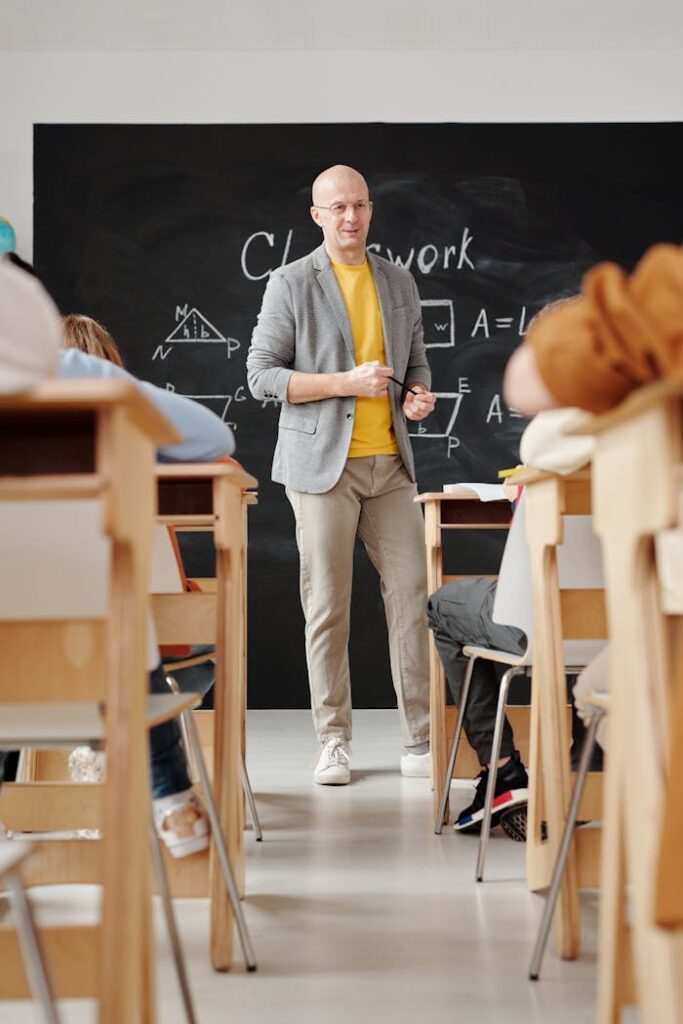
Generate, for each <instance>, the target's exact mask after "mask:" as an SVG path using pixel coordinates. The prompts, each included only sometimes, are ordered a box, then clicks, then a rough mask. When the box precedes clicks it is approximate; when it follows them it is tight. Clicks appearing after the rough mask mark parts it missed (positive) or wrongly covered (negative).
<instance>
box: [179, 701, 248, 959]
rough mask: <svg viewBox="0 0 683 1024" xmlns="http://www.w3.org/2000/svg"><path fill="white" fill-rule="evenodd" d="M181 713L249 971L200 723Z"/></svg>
mask: <svg viewBox="0 0 683 1024" xmlns="http://www.w3.org/2000/svg"><path fill="white" fill-rule="evenodd" d="M181 717H183V718H185V725H186V728H187V734H188V736H189V741H190V747H191V748H192V749H193V751H194V756H195V763H196V765H197V768H198V770H199V780H200V782H201V784H202V790H203V793H204V799H205V801H206V811H207V814H208V815H209V821H210V822H211V831H212V833H213V841H214V843H215V844H216V853H217V854H218V861H219V863H220V866H221V872H222V874H223V880H224V882H225V887H226V889H227V893H228V898H229V900H230V906H231V907H232V912H233V914H234V915H235V924H236V925H237V932H238V934H239V938H240V944H241V946H242V953H243V955H244V961H245V963H246V965H247V970H248V971H255V970H256V958H255V957H254V949H253V946H252V944H251V938H250V937H249V932H248V930H247V923H246V921H245V919H244V912H243V910H242V904H241V903H240V898H239V893H238V891H237V885H236V884H235V876H234V874H233V871H232V866H231V864H230V858H229V856H228V847H227V844H226V842H225V836H224V835H223V829H222V828H221V822H220V818H219V817H218V809H217V807H216V801H215V800H214V798H213V790H212V788H211V781H210V779H209V773H208V771H207V769H206V764H205V762H204V755H203V753H202V748H201V743H200V740H199V733H198V732H197V726H196V725H195V723H194V720H193V718H192V712H191V711H183V713H182V716H181Z"/></svg>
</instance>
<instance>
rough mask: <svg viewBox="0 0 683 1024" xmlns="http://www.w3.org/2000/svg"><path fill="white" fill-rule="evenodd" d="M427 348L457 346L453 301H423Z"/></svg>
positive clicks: (421, 301) (421, 303)
mask: <svg viewBox="0 0 683 1024" xmlns="http://www.w3.org/2000/svg"><path fill="white" fill-rule="evenodd" d="M420 305H421V306H422V324H423V327H424V334H425V348H453V347H454V346H455V310H454V309H453V300H452V299H421V300H420Z"/></svg>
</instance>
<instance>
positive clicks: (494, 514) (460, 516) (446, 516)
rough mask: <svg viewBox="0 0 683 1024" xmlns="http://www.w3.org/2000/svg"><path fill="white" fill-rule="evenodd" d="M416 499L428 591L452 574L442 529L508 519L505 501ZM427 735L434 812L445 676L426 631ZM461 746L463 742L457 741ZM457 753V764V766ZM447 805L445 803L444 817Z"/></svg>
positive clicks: (496, 524)
mask: <svg viewBox="0 0 683 1024" xmlns="http://www.w3.org/2000/svg"><path fill="white" fill-rule="evenodd" d="M415 501H416V502H418V503H419V504H421V505H423V506H424V515H425V544H426V546H427V588H428V592H429V593H430V594H433V593H434V591H435V590H438V588H439V587H440V586H442V585H443V584H444V583H447V582H448V581H449V580H452V579H455V578H456V577H454V576H444V573H443V564H442V563H443V558H442V543H441V541H442V538H441V534H442V530H471V529H487V530H507V529H508V527H509V525H510V519H511V518H512V513H511V508H510V502H509V501H480V500H479V499H478V498H470V497H468V496H467V495H463V494H444V493H443V491H436V492H430V493H426V494H419V495H418V496H417V498H416V499H415ZM429 692H430V695H429V709H430V723H429V738H430V748H431V752H432V786H433V800H434V814H435V815H436V814H437V812H438V810H439V788H440V786H441V780H442V779H443V777H444V774H445V772H446V766H447V764H448V740H447V723H446V706H447V694H446V676H445V673H444V669H443V665H442V664H441V659H440V658H439V654H438V651H437V649H436V644H435V643H434V637H433V635H432V633H431V630H430V634H429ZM461 748H463V749H464V748H465V744H464V743H463V744H461ZM461 763H462V762H461V760H460V755H459V757H458V766H457V768H456V771H457V770H459V769H460V765H461ZM470 771H471V777H473V776H474V775H476V774H477V773H478V772H479V765H478V763H477V764H476V768H475V765H474V764H472V765H471V767H470ZM447 818H448V805H446V819H447Z"/></svg>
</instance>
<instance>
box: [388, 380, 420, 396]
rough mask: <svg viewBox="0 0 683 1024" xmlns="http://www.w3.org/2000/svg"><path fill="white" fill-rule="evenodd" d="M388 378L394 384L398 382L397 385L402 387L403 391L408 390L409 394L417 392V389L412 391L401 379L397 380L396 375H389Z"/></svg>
mask: <svg viewBox="0 0 683 1024" xmlns="http://www.w3.org/2000/svg"><path fill="white" fill-rule="evenodd" d="M389 380H393V382H394V384H398V385H399V387H402V388H403V390H404V391H410V393H411V395H417V394H418V392H417V391H413V389H412V388H409V387H408V385H407V384H404V383H403V381H402V380H397V379H396V377H390V378H389Z"/></svg>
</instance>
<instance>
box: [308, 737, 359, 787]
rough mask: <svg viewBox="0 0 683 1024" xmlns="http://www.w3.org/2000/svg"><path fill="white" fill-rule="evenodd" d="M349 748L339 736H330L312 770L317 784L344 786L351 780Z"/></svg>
mask: <svg viewBox="0 0 683 1024" xmlns="http://www.w3.org/2000/svg"><path fill="white" fill-rule="evenodd" d="M350 753H351V748H350V747H349V745H348V743H347V742H346V740H345V739H342V737H341V736H332V737H331V738H330V739H329V740H328V741H327V743H325V745H324V746H323V748H322V750H321V751H320V756H319V757H318V763H317V764H316V766H315V771H314V772H313V781H314V782H317V783H318V785H319V786H346V785H347V784H348V783H349V782H350V781H351V768H350V758H349V754H350Z"/></svg>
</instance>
